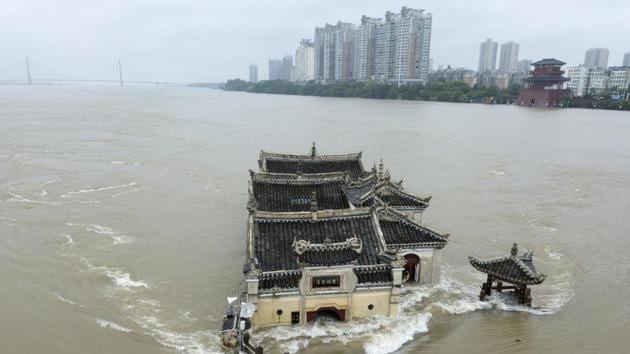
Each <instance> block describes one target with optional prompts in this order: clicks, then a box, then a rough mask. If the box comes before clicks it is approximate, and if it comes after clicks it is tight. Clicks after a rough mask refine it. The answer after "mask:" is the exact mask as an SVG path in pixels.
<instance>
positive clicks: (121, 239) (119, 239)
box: [66, 222, 135, 245]
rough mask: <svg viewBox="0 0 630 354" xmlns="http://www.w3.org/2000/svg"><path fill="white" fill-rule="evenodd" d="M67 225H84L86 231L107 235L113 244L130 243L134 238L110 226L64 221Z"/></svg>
mask: <svg viewBox="0 0 630 354" xmlns="http://www.w3.org/2000/svg"><path fill="white" fill-rule="evenodd" d="M66 225H68V226H81V227H84V228H85V230H86V231H89V232H92V233H95V234H99V235H107V236H109V237H110V238H111V239H112V243H113V244H114V245H120V244H126V243H132V242H134V241H135V238H133V237H130V236H127V235H125V234H124V233H122V232H118V231H114V230H113V229H112V228H109V227H107V226H102V225H97V224H75V223H72V222H66Z"/></svg>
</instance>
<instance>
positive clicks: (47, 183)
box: [39, 178, 63, 187]
mask: <svg viewBox="0 0 630 354" xmlns="http://www.w3.org/2000/svg"><path fill="white" fill-rule="evenodd" d="M62 180H63V179H62V178H55V179H51V180H49V181H46V182H44V183H42V184H40V185H39V186H40V187H44V186H47V185H49V184H51V183H55V182H60V181H62Z"/></svg>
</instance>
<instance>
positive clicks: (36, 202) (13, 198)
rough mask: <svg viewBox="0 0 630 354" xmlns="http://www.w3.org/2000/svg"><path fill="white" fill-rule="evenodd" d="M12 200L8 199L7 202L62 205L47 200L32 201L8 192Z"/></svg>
mask: <svg viewBox="0 0 630 354" xmlns="http://www.w3.org/2000/svg"><path fill="white" fill-rule="evenodd" d="M7 193H8V194H9V195H10V196H11V198H9V199H7V200H6V201H7V202H19V203H32V204H46V205H60V204H61V203H59V202H49V201H46V200H32V199H28V198H26V197H24V196H22V195H19V194H15V193H11V192H7Z"/></svg>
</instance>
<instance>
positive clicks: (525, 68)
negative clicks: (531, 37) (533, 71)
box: [518, 59, 532, 73]
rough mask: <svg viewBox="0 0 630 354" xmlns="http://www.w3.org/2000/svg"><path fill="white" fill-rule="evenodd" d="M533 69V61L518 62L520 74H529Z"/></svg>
mask: <svg viewBox="0 0 630 354" xmlns="http://www.w3.org/2000/svg"><path fill="white" fill-rule="evenodd" d="M531 67H532V61H531V60H530V59H523V60H519V61H518V72H519V73H529V70H530V68H531Z"/></svg>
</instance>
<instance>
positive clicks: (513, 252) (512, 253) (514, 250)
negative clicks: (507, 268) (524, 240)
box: [510, 243, 518, 257]
mask: <svg viewBox="0 0 630 354" xmlns="http://www.w3.org/2000/svg"><path fill="white" fill-rule="evenodd" d="M510 254H511V255H512V257H516V256H517V255H518V245H517V244H516V243H514V244H513V245H512V249H511V250H510Z"/></svg>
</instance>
